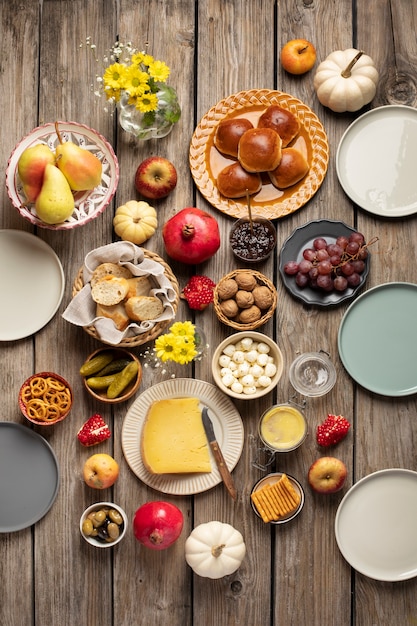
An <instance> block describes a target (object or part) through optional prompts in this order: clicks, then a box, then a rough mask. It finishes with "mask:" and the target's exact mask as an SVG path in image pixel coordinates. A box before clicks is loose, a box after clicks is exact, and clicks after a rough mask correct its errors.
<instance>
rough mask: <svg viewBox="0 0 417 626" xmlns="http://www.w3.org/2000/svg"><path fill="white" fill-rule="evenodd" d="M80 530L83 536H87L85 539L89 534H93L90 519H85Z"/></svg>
mask: <svg viewBox="0 0 417 626" xmlns="http://www.w3.org/2000/svg"><path fill="white" fill-rule="evenodd" d="M82 529H83V533H84V535H87V537H89V536H90V535H91V533H92V532H93V522H92V521H91V519H88V517H87V518H86V519H85V520H84V521H83V525H82Z"/></svg>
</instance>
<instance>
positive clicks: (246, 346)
mask: <svg viewBox="0 0 417 626" xmlns="http://www.w3.org/2000/svg"><path fill="white" fill-rule="evenodd" d="M240 344H241V346H242V349H243V350H246V351H249V350H250V349H251V347H252V345H253V339H251V338H250V337H245V338H244V339H242V341H241V342H240Z"/></svg>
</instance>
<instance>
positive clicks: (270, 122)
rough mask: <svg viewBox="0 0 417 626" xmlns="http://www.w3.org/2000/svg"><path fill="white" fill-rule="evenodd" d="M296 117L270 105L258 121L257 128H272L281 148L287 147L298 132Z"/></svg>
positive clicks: (298, 123) (285, 110) (298, 125)
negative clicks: (276, 134)
mask: <svg viewBox="0 0 417 626" xmlns="http://www.w3.org/2000/svg"><path fill="white" fill-rule="evenodd" d="M300 126H301V123H300V120H299V119H298V117H296V116H295V115H294V113H291V111H288V109H283V108H282V107H280V106H278V105H277V104H271V106H269V107H268V108H267V110H266V111H265V113H262V115H261V117H260V118H259V120H258V128H272V130H275V132H277V133H278V135H279V136H280V137H281V139H282V147H283V148H285V147H286V146H288V144H289V143H290V141H292V140H293V139H294V137H296V136H297V135H298V133H299V132H300Z"/></svg>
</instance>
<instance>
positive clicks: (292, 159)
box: [268, 148, 310, 189]
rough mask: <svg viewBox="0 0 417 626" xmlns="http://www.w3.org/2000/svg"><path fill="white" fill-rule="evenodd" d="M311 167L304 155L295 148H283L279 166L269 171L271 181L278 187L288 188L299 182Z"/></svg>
mask: <svg viewBox="0 0 417 626" xmlns="http://www.w3.org/2000/svg"><path fill="white" fill-rule="evenodd" d="M309 169H310V167H309V165H308V163H307V161H306V159H305V157H304V155H303V154H302V153H301V152H300V151H299V150H296V149H295V148H283V150H282V157H281V161H280V164H279V165H278V167H277V168H276V169H275V170H273V171H272V172H268V176H269V178H270V179H271V183H272V184H273V185H274V187H277V188H278V189H286V188H287V187H292V185H295V184H296V183H298V182H299V181H300V180H301V179H302V178H304V176H305V175H306V174H307V172H308V170H309Z"/></svg>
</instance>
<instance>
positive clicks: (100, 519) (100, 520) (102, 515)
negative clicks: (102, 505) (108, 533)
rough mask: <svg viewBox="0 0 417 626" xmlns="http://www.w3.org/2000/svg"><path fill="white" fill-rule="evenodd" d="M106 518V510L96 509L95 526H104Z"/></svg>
mask: <svg viewBox="0 0 417 626" xmlns="http://www.w3.org/2000/svg"><path fill="white" fill-rule="evenodd" d="M105 520H106V512H105V511H102V510H100V511H96V512H95V513H94V517H93V520H92V521H93V526H94V527H95V528H98V527H99V526H102V525H103V524H104V522H105Z"/></svg>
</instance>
